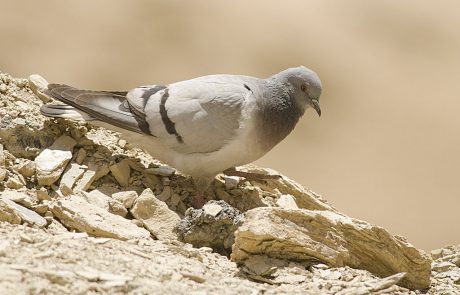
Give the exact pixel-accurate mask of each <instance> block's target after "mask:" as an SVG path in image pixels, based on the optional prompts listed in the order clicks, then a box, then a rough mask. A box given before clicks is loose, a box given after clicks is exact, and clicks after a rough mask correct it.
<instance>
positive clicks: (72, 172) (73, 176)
mask: <svg viewBox="0 0 460 295" xmlns="http://www.w3.org/2000/svg"><path fill="white" fill-rule="evenodd" d="M85 171H86V166H82V165H79V164H77V163H70V165H68V166H67V168H66V169H65V171H64V174H63V175H62V178H61V182H60V184H59V186H60V189H61V191H62V187H63V186H66V187H68V188H70V189H72V188H73V187H74V186H75V183H76V182H77V181H78V180H79V179H80V178H81V177H82V176H83V174H84V173H85Z"/></svg>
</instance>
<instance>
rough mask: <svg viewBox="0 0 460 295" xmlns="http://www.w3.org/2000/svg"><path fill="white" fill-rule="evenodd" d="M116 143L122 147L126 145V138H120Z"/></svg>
mask: <svg viewBox="0 0 460 295" xmlns="http://www.w3.org/2000/svg"><path fill="white" fill-rule="evenodd" d="M118 145H119V146H120V147H121V148H124V147H125V146H126V140H124V139H120V140H119V141H118Z"/></svg>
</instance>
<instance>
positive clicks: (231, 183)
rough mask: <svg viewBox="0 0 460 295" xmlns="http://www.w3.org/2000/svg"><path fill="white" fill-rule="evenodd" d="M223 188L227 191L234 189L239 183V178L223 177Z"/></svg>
mask: <svg viewBox="0 0 460 295" xmlns="http://www.w3.org/2000/svg"><path fill="white" fill-rule="evenodd" d="M224 181H225V188H226V189H227V190H231V189H236V188H237V187H238V184H239V183H240V178H239V177H238V176H227V175H224Z"/></svg>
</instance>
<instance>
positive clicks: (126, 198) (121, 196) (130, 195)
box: [112, 191, 138, 209]
mask: <svg viewBox="0 0 460 295" xmlns="http://www.w3.org/2000/svg"><path fill="white" fill-rule="evenodd" d="M137 198H138V195H137V192H136V191H123V192H118V193H114V194H112V199H114V200H117V201H118V202H120V203H122V204H123V205H124V206H125V208H126V209H130V208H131V207H132V206H133V204H134V201H136V199H137Z"/></svg>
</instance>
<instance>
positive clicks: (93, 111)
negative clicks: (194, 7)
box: [41, 66, 321, 195]
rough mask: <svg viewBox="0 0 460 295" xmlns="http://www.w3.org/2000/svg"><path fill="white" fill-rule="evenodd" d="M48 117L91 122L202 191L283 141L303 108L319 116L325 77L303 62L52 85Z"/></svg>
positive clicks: (47, 91) (46, 91)
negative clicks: (102, 87)
mask: <svg viewBox="0 0 460 295" xmlns="http://www.w3.org/2000/svg"><path fill="white" fill-rule="evenodd" d="M42 91H43V93H44V94H45V95H47V96H50V97H52V98H54V99H57V100H59V101H61V102H64V103H65V104H66V105H56V104H47V105H43V106H42V108H41V112H42V114H43V115H45V116H49V117H61V118H70V119H74V120H85V121H90V122H91V123H92V124H94V125H96V126H102V127H106V128H108V129H112V130H115V131H117V132H120V133H121V135H122V137H124V138H125V139H126V140H127V141H128V142H130V143H132V144H134V145H138V146H140V147H141V148H143V149H145V150H146V151H147V152H149V153H150V154H151V155H153V156H154V157H155V158H157V159H159V160H160V161H162V162H164V163H167V164H169V165H171V166H173V167H175V168H176V169H178V170H179V171H181V172H183V173H185V174H188V175H190V176H192V177H193V179H194V181H195V185H196V187H197V192H198V194H199V195H200V194H202V193H204V191H205V190H206V188H207V187H208V186H209V184H210V183H211V182H212V180H213V179H214V177H215V176H216V175H217V174H218V173H220V172H222V171H224V170H227V169H229V168H233V167H235V166H239V165H243V164H247V163H250V162H253V161H255V160H257V159H258V158H260V157H261V156H263V155H264V154H266V153H267V152H268V151H269V150H271V149H272V148H273V147H274V146H275V145H276V144H278V143H279V142H280V141H281V140H283V139H284V138H285V137H286V136H287V135H288V134H289V133H290V132H291V131H292V130H293V129H294V127H295V125H296V124H297V122H298V120H299V118H300V117H301V116H302V115H303V114H304V112H305V110H306V109H307V108H309V107H312V108H313V109H314V110H315V111H316V112H317V113H318V115H321V109H320V105H319V97H320V95H321V81H320V79H319V77H318V76H317V75H316V73H315V72H313V71H312V70H310V69H308V68H306V67H304V66H300V67H296V68H289V69H287V70H284V71H282V72H280V73H277V74H275V75H273V76H271V77H269V78H266V79H259V78H255V77H250V76H241V75H209V76H203V77H198V78H195V79H191V80H186V81H181V82H177V83H172V84H167V85H147V86H141V87H137V88H134V89H132V90H130V91H126V92H124V91H91V90H80V89H76V88H74V87H71V86H67V85H62V84H48V85H47V88H46V89H43V90H42Z"/></svg>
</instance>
